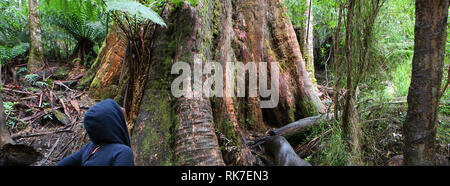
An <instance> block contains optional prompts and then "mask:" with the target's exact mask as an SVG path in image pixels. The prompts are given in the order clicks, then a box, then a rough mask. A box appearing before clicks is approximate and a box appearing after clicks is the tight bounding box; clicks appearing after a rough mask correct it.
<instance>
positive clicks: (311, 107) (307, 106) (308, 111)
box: [300, 100, 319, 117]
mask: <svg viewBox="0 0 450 186" xmlns="http://www.w3.org/2000/svg"><path fill="white" fill-rule="evenodd" d="M300 104H301V108H303V110H302V112H303V113H302V114H303V116H305V117H308V116H315V115H318V114H319V111H318V110H317V107H316V105H315V104H314V103H313V102H311V101H309V100H301V101H300Z"/></svg>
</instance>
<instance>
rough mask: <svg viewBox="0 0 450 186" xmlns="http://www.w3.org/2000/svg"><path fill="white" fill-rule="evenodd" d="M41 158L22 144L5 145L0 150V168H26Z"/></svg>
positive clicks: (32, 149) (37, 153)
mask: <svg viewBox="0 0 450 186" xmlns="http://www.w3.org/2000/svg"><path fill="white" fill-rule="evenodd" d="M40 156H41V154H40V153H39V152H37V151H36V150H35V149H34V148H32V147H29V146H26V145H22V144H16V145H12V144H6V145H4V146H3V147H2V149H1V150H0V166H26V165H31V164H33V163H34V162H36V161H37V159H38V158H39V157H40Z"/></svg>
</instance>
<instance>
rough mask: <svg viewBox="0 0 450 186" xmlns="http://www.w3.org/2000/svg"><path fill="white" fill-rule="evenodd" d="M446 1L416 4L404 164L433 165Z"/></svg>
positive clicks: (423, 1)
mask: <svg viewBox="0 0 450 186" xmlns="http://www.w3.org/2000/svg"><path fill="white" fill-rule="evenodd" d="M448 7H449V1H448V0H430V1H425V0H416V27H415V30H414V32H415V33H414V35H415V37H414V56H413V62H412V75H411V85H410V87H409V92H408V114H407V117H406V121H405V123H404V126H403V132H404V135H405V138H404V145H405V147H404V157H405V159H404V164H405V165H435V164H436V153H435V152H436V150H435V141H436V125H437V116H438V112H439V96H440V89H441V80H442V70H443V61H444V54H445V42H446V38H447V16H448Z"/></svg>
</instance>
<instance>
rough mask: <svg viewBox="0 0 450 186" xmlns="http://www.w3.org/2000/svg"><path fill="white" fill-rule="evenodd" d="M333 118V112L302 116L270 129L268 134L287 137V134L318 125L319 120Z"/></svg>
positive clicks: (303, 130) (300, 131)
mask: <svg viewBox="0 0 450 186" xmlns="http://www.w3.org/2000/svg"><path fill="white" fill-rule="evenodd" d="M333 118H334V114H333V113H330V114H328V115H327V114H322V115H317V116H311V117H307V118H303V119H301V120H298V121H295V122H292V123H290V124H287V125H285V126H283V127H281V128H277V129H274V130H271V131H270V132H269V135H271V136H275V135H278V136H284V137H287V136H291V135H295V134H299V133H302V132H305V131H308V130H310V129H311V128H312V127H313V126H315V125H318V124H319V123H320V121H323V120H332V119H333Z"/></svg>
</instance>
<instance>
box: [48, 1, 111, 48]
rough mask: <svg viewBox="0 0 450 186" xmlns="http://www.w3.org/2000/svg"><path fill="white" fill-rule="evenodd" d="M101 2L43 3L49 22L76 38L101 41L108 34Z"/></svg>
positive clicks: (78, 39)
mask: <svg viewBox="0 0 450 186" xmlns="http://www.w3.org/2000/svg"><path fill="white" fill-rule="evenodd" d="M100 5H101V4H100V3H99V2H98V1H94V0H45V1H44V3H42V4H41V6H42V7H43V10H45V11H44V13H45V14H44V15H45V16H46V18H47V21H48V22H51V23H52V24H54V25H56V26H58V27H59V28H61V29H63V30H64V31H65V32H67V33H68V34H70V35H71V36H72V37H73V38H74V39H75V40H77V41H81V40H88V41H91V42H93V43H95V42H101V41H102V40H103V38H104V37H105V35H106V30H105V23H104V22H103V21H102V20H103V19H104V17H105V16H104V15H103V12H102V9H101V6H100Z"/></svg>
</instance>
